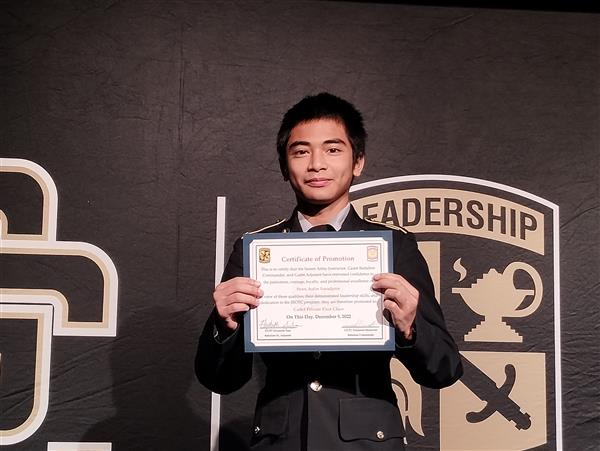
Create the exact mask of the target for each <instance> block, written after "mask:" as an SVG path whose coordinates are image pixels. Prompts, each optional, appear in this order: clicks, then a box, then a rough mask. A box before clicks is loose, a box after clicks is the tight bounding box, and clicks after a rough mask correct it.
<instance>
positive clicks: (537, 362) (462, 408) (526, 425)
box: [440, 351, 547, 451]
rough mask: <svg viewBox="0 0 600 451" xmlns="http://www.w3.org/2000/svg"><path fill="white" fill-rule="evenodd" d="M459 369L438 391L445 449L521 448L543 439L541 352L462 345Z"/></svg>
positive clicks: (543, 391)
mask: <svg viewBox="0 0 600 451" xmlns="http://www.w3.org/2000/svg"><path fill="white" fill-rule="evenodd" d="M461 354H462V356H463V366H464V375H463V377H462V378H461V379H460V381H459V382H458V383H456V384H454V385H453V386H451V387H448V388H445V389H443V390H441V392H440V445H441V449H445V450H475V449H476V450H482V451H483V450H497V449H499V448H498V447H499V441H498V440H494V439H493V437H497V438H500V437H502V439H501V443H502V446H501V449H503V450H507V451H508V450H525V449H530V448H533V447H536V446H540V445H542V444H544V443H546V434H547V431H546V423H547V418H546V381H545V377H546V366H545V354H543V353H533V352H479V351H462V352H461ZM458 431H460V433H457V432H458Z"/></svg>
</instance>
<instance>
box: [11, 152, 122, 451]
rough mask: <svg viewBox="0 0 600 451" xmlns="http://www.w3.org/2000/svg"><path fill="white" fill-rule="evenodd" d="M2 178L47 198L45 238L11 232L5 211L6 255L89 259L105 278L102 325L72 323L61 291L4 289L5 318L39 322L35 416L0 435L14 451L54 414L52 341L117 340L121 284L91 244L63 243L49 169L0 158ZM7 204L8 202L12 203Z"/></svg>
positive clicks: (44, 203) (44, 201)
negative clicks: (19, 177) (21, 179)
mask: <svg viewBox="0 0 600 451" xmlns="http://www.w3.org/2000/svg"><path fill="white" fill-rule="evenodd" d="M1 173H17V174H24V175H27V176H29V177H30V178H31V179H33V181H34V182H35V183H37V185H38V186H39V188H40V190H41V192H42V211H41V219H42V227H41V229H42V230H41V232H40V233H39V234H23V233H14V232H12V231H11V232H9V219H10V218H9V217H8V216H7V215H6V213H5V212H4V210H2V208H5V206H4V205H0V254H6V255H47V256H76V257H84V258H87V259H89V260H91V261H92V262H94V263H95V264H96V266H97V267H98V269H99V270H100V272H101V273H102V277H103V290H102V299H101V300H99V301H101V302H102V304H101V305H102V318H101V320H100V321H89V320H88V321H74V320H71V319H70V317H69V300H68V299H67V298H66V297H65V295H64V294H63V293H61V292H59V291H57V290H54V289H49V288H48V289H46V288H30V287H22V288H13V287H9V288H5V287H4V286H2V285H1V284H0V318H1V319H2V320H13V319H35V320H36V321H37V323H38V327H37V330H38V332H37V346H36V362H35V384H34V387H33V407H32V410H31V413H30V415H29V416H28V418H27V419H26V420H25V421H24V422H22V423H21V424H20V425H18V426H16V427H13V428H12V429H2V430H0V445H13V444H15V443H20V442H22V441H24V440H26V439H27V438H29V437H30V436H32V435H33V434H35V433H36V431H37V430H38V429H39V427H40V426H41V425H42V423H43V422H44V420H45V417H46V413H47V412H48V406H49V393H50V362H51V359H50V356H51V351H52V336H72V337H77V336H87V337H90V336H93V337H114V336H116V333H117V303H118V292H119V290H118V285H119V280H118V275H117V270H116V267H115V265H114V263H113V261H112V260H111V259H110V257H109V256H108V255H107V254H106V253H105V252H104V251H103V250H102V249H100V248H99V247H97V246H94V245H93V244H91V243H86V242H78V241H61V240H59V239H58V238H57V233H56V232H57V223H58V191H57V189H56V185H55V183H54V180H53V179H52V177H50V174H48V172H47V171H46V170H45V169H44V168H42V167H41V166H39V165H38V164H36V163H34V162H32V161H28V160H22V159H18V158H0V174H1ZM2 200H3V202H7V199H2ZM2 282H4V281H2ZM57 282H58V281H57ZM5 358H7V357H6V356H4V357H3V359H5Z"/></svg>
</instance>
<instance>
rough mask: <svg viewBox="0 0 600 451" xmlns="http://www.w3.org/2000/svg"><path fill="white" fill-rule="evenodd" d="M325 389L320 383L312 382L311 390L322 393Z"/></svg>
mask: <svg viewBox="0 0 600 451" xmlns="http://www.w3.org/2000/svg"><path fill="white" fill-rule="evenodd" d="M322 388H323V386H322V385H321V383H320V382H319V381H312V382H311V383H310V389H311V390H312V391H320V390H321V389H322Z"/></svg>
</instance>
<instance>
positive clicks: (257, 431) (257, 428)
mask: <svg viewBox="0 0 600 451" xmlns="http://www.w3.org/2000/svg"><path fill="white" fill-rule="evenodd" d="M259 432H260V427H259V426H254V435H258V433H259Z"/></svg>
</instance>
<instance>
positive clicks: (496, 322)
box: [452, 262, 543, 343]
mask: <svg viewBox="0 0 600 451" xmlns="http://www.w3.org/2000/svg"><path fill="white" fill-rule="evenodd" d="M517 271H524V272H526V273H527V274H528V276H529V277H530V278H531V280H532V281H533V289H521V288H516V287H515V283H514V276H515V273H516V272H517ZM542 291H543V290H542V278H541V277H540V275H539V273H538V272H537V271H536V269H535V268H534V267H533V266H531V265H529V264H527V263H524V262H513V263H511V264H510V265H508V266H507V267H506V268H505V270H504V272H501V273H499V272H498V271H497V270H496V269H494V268H492V269H490V271H489V272H487V273H486V274H484V275H483V277H481V278H480V279H478V280H477V281H476V282H475V283H474V284H472V285H471V286H470V287H468V288H453V289H452V292H453V293H457V294H460V296H461V297H462V298H463V300H464V301H465V303H466V304H467V305H468V306H469V308H471V310H473V311H474V312H475V313H477V314H479V315H481V316H483V317H484V319H483V321H481V322H480V323H479V324H478V325H477V326H475V327H474V328H473V329H472V330H471V331H470V332H469V333H467V334H466V335H465V337H464V339H465V341H490V342H513V343H521V342H523V337H522V336H521V335H519V334H518V333H517V332H516V331H515V330H513V329H512V328H511V327H510V326H509V325H508V324H506V322H504V320H503V318H518V317H524V316H529V315H531V314H532V313H533V312H535V311H536V310H537V309H538V307H539V306H540V303H541V301H542ZM527 296H533V300H532V301H531V303H530V304H529V305H528V306H526V307H524V308H519V307H520V306H521V304H522V303H523V301H524V300H525V298H526V297H527Z"/></svg>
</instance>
